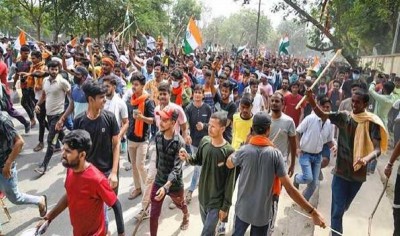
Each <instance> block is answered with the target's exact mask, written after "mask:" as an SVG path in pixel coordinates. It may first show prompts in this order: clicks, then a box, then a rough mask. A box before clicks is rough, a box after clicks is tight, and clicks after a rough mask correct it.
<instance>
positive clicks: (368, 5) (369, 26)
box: [275, 0, 400, 67]
mask: <svg viewBox="0 0 400 236" xmlns="http://www.w3.org/2000/svg"><path fill="white" fill-rule="evenodd" d="M285 3H286V4H285ZM326 3H327V4H326ZM279 10H283V11H285V12H286V15H295V16H296V19H297V20H298V21H301V22H308V23H311V24H312V25H313V26H314V28H313V29H312V30H310V37H309V41H310V45H308V47H309V48H310V49H313V50H316V51H332V50H334V51H335V50H337V49H339V48H342V49H343V53H342V54H343V56H344V57H345V58H346V60H347V61H348V62H349V64H350V65H351V66H353V67H356V66H357V58H358V56H359V55H360V53H361V54H369V53H370V52H371V51H372V48H373V47H374V46H375V45H377V44H378V43H379V44H380V45H382V51H387V49H388V48H390V47H388V46H389V44H390V41H391V39H392V38H393V36H394V32H395V24H396V20H395V19H396V17H397V12H398V11H399V10H400V2H399V1H397V0H386V1H381V0H330V1H328V0H325V1H321V0H284V3H278V4H277V5H276V6H275V11H279Z"/></svg>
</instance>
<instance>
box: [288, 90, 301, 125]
mask: <svg viewBox="0 0 400 236" xmlns="http://www.w3.org/2000/svg"><path fill="white" fill-rule="evenodd" d="M302 98H303V97H302V96H301V95H300V94H297V95H296V96H294V95H293V94H288V95H286V96H285V97H284V99H283V100H284V102H285V110H284V111H283V112H284V113H285V114H286V115H288V116H290V117H292V119H293V121H294V124H295V125H296V127H297V126H298V125H299V123H300V113H301V112H300V110H296V106H297V103H299V102H300V100H301V99H302ZM304 105H305V103H303V104H302V106H301V107H304Z"/></svg>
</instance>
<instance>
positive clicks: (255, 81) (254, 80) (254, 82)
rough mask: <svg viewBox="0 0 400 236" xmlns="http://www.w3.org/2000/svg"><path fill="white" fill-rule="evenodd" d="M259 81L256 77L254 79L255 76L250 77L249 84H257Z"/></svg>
mask: <svg viewBox="0 0 400 236" xmlns="http://www.w3.org/2000/svg"><path fill="white" fill-rule="evenodd" d="M259 83H260V82H259V81H258V80H257V79H255V78H252V79H250V83H249V84H250V86H252V85H258V84H259Z"/></svg>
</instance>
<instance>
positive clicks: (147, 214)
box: [135, 209, 150, 221]
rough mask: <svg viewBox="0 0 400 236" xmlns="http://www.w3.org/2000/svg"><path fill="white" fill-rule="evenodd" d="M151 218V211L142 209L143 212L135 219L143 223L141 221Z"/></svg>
mask: <svg viewBox="0 0 400 236" xmlns="http://www.w3.org/2000/svg"><path fill="white" fill-rule="evenodd" d="M149 217H150V212H149V209H147V210H145V209H142V210H140V212H139V213H138V214H137V215H136V216H135V219H136V220H137V221H141V220H145V219H147V218H149Z"/></svg>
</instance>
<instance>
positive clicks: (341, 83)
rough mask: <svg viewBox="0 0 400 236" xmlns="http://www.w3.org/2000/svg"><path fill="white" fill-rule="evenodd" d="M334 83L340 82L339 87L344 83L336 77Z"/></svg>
mask: <svg viewBox="0 0 400 236" xmlns="http://www.w3.org/2000/svg"><path fill="white" fill-rule="evenodd" d="M334 83H337V84H339V87H340V86H341V85H342V83H341V82H340V81H339V80H337V79H335V80H334V81H333V83H332V84H334Z"/></svg>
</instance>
